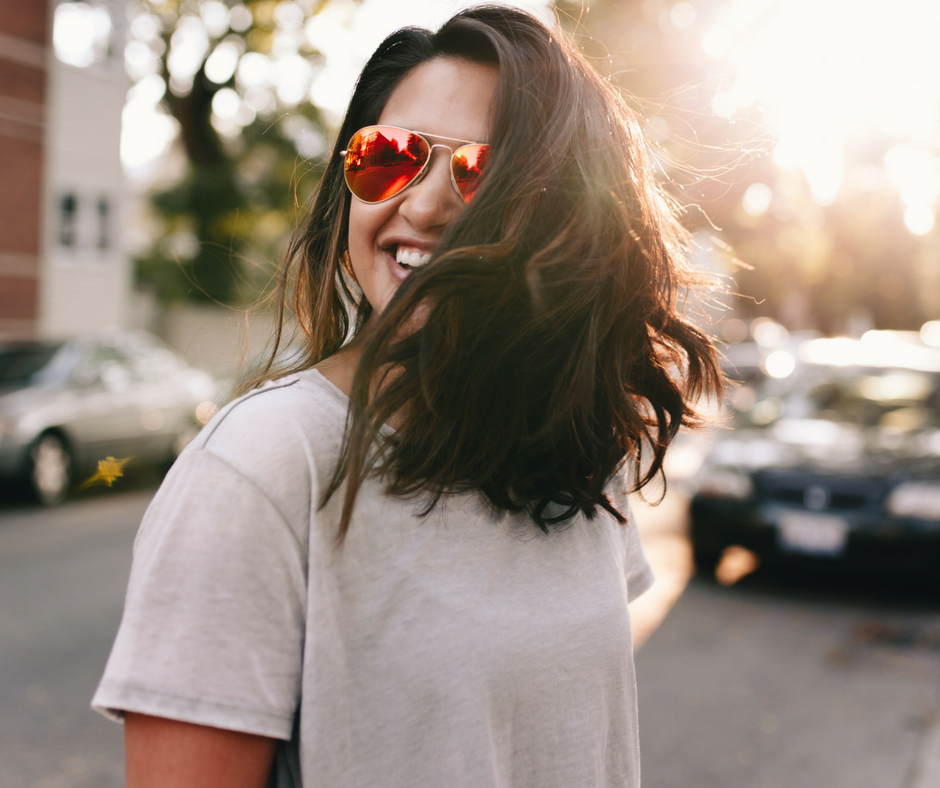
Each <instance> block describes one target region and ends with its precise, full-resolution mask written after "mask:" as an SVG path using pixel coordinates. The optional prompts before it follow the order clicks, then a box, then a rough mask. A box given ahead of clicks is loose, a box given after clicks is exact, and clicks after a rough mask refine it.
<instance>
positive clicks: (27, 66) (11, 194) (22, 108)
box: [0, 0, 50, 337]
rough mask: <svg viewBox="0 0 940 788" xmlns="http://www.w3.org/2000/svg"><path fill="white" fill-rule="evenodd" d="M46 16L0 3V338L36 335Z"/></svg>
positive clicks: (41, 7)
mask: <svg viewBox="0 0 940 788" xmlns="http://www.w3.org/2000/svg"><path fill="white" fill-rule="evenodd" d="M49 38H50V9H49V5H48V4H47V3H46V2H43V0H3V1H2V2H0V337H2V336H30V335H32V334H34V333H35V330H36V318H37V310H38V301H37V295H38V286H37V285H38V276H39V255H40V251H41V243H42V183H43V162H44V158H45V155H44V154H45V152H44V149H43V135H44V123H45V117H46V109H45V105H46V81H47V60H46V59H47V42H48V40H49Z"/></svg>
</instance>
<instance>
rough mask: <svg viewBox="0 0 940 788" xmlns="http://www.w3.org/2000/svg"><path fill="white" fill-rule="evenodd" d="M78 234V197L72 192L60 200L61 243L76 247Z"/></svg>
mask: <svg viewBox="0 0 940 788" xmlns="http://www.w3.org/2000/svg"><path fill="white" fill-rule="evenodd" d="M77 236H78V198H77V197H76V196H75V195H74V194H72V193H71V192H69V193H67V194H63V195H62V199H61V200H60V201H59V243H60V244H62V246H68V247H74V246H75V245H76V242H77V240H78V239H77Z"/></svg>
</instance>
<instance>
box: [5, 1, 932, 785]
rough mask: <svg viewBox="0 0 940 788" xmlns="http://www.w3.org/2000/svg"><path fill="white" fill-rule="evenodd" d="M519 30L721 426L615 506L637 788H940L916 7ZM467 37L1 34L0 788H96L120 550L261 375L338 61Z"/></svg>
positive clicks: (419, 20)
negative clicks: (686, 295) (636, 202)
mask: <svg viewBox="0 0 940 788" xmlns="http://www.w3.org/2000/svg"><path fill="white" fill-rule="evenodd" d="M515 4H516V5H519V6H521V7H524V8H526V9H528V10H530V11H532V12H533V13H536V14H538V15H539V16H540V17H541V18H543V19H544V20H545V21H546V22H548V23H549V24H551V25H555V26H558V27H560V28H562V29H564V30H565V31H566V32H567V33H568V34H569V35H570V36H572V38H573V39H574V41H575V42H576V44H577V46H578V47H580V48H581V50H582V51H583V52H584V53H585V54H586V55H587V57H588V58H589V59H590V61H591V62H592V63H593V65H594V66H595V67H596V68H597V70H598V71H599V72H600V73H601V74H602V75H603V76H605V77H606V78H608V80H609V81H610V83H611V85H612V86H613V87H614V88H615V89H616V90H619V91H621V93H622V95H623V96H624V98H625V100H626V101H627V102H628V103H629V104H630V105H631V106H632V107H634V108H635V109H636V110H637V112H638V114H639V117H640V119H641V123H642V126H643V128H644V130H645V132H646V134H647V137H648V139H649V142H650V155H651V156H652V157H653V160H654V163H655V165H656V168H657V170H658V172H659V173H660V175H661V177H662V182H663V184H664V186H665V188H666V189H667V190H668V191H669V192H670V193H671V194H672V196H673V197H674V198H675V200H676V202H677V203H678V204H679V205H680V206H681V207H682V210H683V216H684V220H685V221H686V223H687V226H688V227H689V228H690V230H691V231H692V234H693V235H692V237H693V257H694V262H695V263H696V264H697V265H699V266H702V267H704V268H706V269H708V270H710V271H712V272H713V273H715V274H717V275H718V276H719V277H721V278H722V280H723V281H724V282H725V283H726V285H727V289H726V292H725V293H722V294H716V295H714V296H713V297H711V298H710V299H708V300H707V301H706V303H705V304H704V305H703V306H702V307H701V308H700V309H699V310H698V311H700V312H701V314H700V315H699V316H698V318H697V319H700V320H701V321H702V323H703V325H705V326H706V327H707V330H708V331H710V332H711V333H712V334H713V335H715V336H716V338H718V339H719V340H720V341H721V342H722V343H723V345H722V346H723V349H724V354H725V357H726V366H727V369H728V372H729V374H730V375H731V376H732V377H733V378H735V379H736V380H738V381H739V385H738V386H737V387H736V388H734V389H733V390H732V392H731V395H730V397H729V401H728V402H727V403H723V404H719V403H713V404H712V405H713V408H714V411H715V413H716V415H717V416H718V417H719V421H720V422H721V424H722V425H723V426H722V427H721V428H720V429H718V430H716V431H713V432H712V433H710V434H707V435H689V436H686V435H683V436H680V439H679V440H678V441H677V443H676V445H675V447H674V449H673V450H672V452H671V457H670V458H669V465H668V467H667V479H668V482H669V486H668V487H669V489H668V493H667V495H666V497H665V500H664V502H663V503H662V505H661V506H659V507H657V508H653V507H649V506H647V505H646V504H645V503H644V502H643V500H641V499H638V500H637V502H636V509H637V517H638V520H639V524H640V527H641V530H642V531H643V534H644V543H645V544H646V546H647V551H648V553H649V555H650V558H651V561H652V562H653V563H654V565H655V568H656V571H657V576H658V582H657V584H656V586H655V587H654V589H653V591H652V592H650V593H649V594H648V595H646V596H645V597H644V598H643V599H642V600H640V602H639V603H637V606H636V609H635V611H634V617H635V622H636V623H635V626H636V636H637V638H636V639H637V645H638V647H639V646H642V648H640V650H639V652H638V655H637V664H638V675H639V681H640V698H641V718H642V720H643V725H642V726H641V736H642V737H643V739H642V746H643V752H644V767H643V771H644V780H645V783H646V784H647V785H651V786H653V788H663V787H664V788H672V787H673V786H675V788H679V787H680V786H682V787H683V788H685V787H686V786H691V785H694V786H721V788H729V787H730V786H741V788H744V787H745V786H747V788H755V787H756V786H768V788H769V786H778V785H814V786H815V785H825V786H827V788H833V787H835V786H842V785H845V786H852V787H853V788H857V786H869V785H870V786H879V788H880V787H881V786H883V785H886V784H887V785H898V786H905V787H911V788H925V786H928V785H931V786H936V785H940V617H938V615H937V613H938V609H937V608H938V595H937V589H936V585H932V584H931V583H930V582H929V581H930V580H931V578H933V577H935V576H936V574H937V569H938V568H940V558H938V556H940V552H938V548H937V543H938V541H940V418H938V414H940V393H938V392H940V383H938V375H940V228H937V226H936V223H937V210H938V200H940V44H938V42H940V3H938V2H936V0H891V1H890V2H888V0H852V1H850V0H683V1H681V2H672V0H632V1H624V2H613V1H612V0H595V1H594V2H590V3H589V2H587V0H584V1H583V2H572V1H571V0H557V1H556V2H554V3H551V2H548V1H547V0H532V2H519V3H515ZM464 5H468V3H458V2H451V1H450V0H359V1H356V0H256V1H252V2H235V0H225V1H224V2H223V0H162V1H161V0H134V1H133V2H128V1H127V0H90V1H89V2H83V1H76V2H72V1H67V2H66V1H62V2H59V1H58V0H50V1H49V2H46V1H45V0H3V2H2V3H0V183H2V187H3V188H0V479H5V480H6V481H5V484H6V486H5V487H4V488H3V497H2V498H0V648H2V655H0V784H2V785H3V786H11V787H13V788H15V787H16V786H39V785H41V786H86V785H87V786H92V785H95V786H101V785H108V786H110V785H120V784H122V754H121V742H120V729H119V728H118V727H117V726H113V725H109V724H108V723H106V722H104V721H103V720H100V719H98V718H97V716H96V715H93V714H92V713H91V712H89V711H88V709H87V704H88V701H89V699H90V696H91V693H92V691H93V688H94V686H95V683H96V681H97V679H98V676H99V675H100V672H101V670H102V668H103V664H104V659H105V657H106V655H107V652H108V649H109V647H110V642H111V639H112V637H113V634H114V631H115V629H116V627H117V622H118V620H119V618H120V611H121V603H122V596H123V589H124V584H125V582H126V577H127V571H128V568H129V559H130V547H131V542H132V540H133V535H134V533H135V530H136V527H137V524H138V523H139V519H140V515H141V513H142V512H143V509H144V508H145V507H146V504H147V502H148V501H149V499H150V496H152V494H153V490H154V487H155V485H156V484H157V483H158V481H159V478H160V474H161V473H162V470H163V469H164V468H165V466H166V464H167V463H168V462H170V461H172V458H173V456H175V453H176V452H178V451H179V449H180V448H181V447H182V445H184V444H185V441H186V440H188V439H189V438H190V437H191V436H192V434H193V432H194V431H195V430H196V429H198V428H199V426H201V424H203V423H205V422H206V421H207V420H208V419H210V418H211V416H212V414H213V413H214V411H215V409H216V407H217V406H218V404H220V403H221V401H223V400H224V399H225V397H226V396H227V392H230V391H231V387H232V380H233V378H234V377H235V376H236V375H237V372H238V369H239V367H240V366H242V365H244V364H251V363H252V362H254V361H256V360H257V359H258V358H259V357H260V355H261V353H262V351H263V348H264V346H265V344H266V343H267V341H268V339H269V337H270V332H271V326H272V319H271V314H270V312H269V311H267V310H266V308H265V307H264V306H255V307H252V305H254V304H256V302H257V301H258V299H259V297H261V296H263V294H264V293H266V292H268V291H269V289H270V287H271V284H272V277H274V276H275V274H276V270H277V265H278V261H279V260H280V258H281V256H282V254H283V252H284V250H285V248H286V244H287V240H288V238H289V235H290V232H291V231H292V229H293V228H294V226H295V225H296V223H297V222H298V220H299V218H300V217H301V215H302V212H303V206H304V205H305V203H306V201H307V200H308V198H309V196H310V195H311V193H312V192H313V190H314V189H315V188H316V185H317V182H318V178H319V177H320V175H321V173H322V171H323V167H324V161H325V157H326V156H327V155H328V154H329V150H330V149H331V147H332V145H333V143H334V142H335V132H336V128H337V126H338V124H339V120H340V118H341V115H342V113H343V111H344V108H345V103H346V101H347V99H348V97H349V95H350V92H351V89H352V86H353V83H354V81H355V79H356V76H357V74H358V71H359V69H360V68H361V66H362V64H363V63H364V62H365V59H366V58H367V57H368V55H369V54H370V53H371V52H372V51H373V49H374V48H375V46H376V45H377V44H378V43H379V41H381V39H382V38H384V36H385V35H387V34H388V33H389V32H391V31H392V30H394V29H396V28H398V27H401V26H404V25H407V24H419V25H423V26H428V27H434V26H436V25H438V24H439V23H440V22H442V21H443V20H444V19H446V18H447V17H448V16H450V15H451V14H452V13H453V12H454V11H455V10H456V9H458V8H460V7H462V6H464ZM249 313H250V319H246V316H248V315H249ZM141 332H146V333H141ZM832 337H839V338H840V339H838V340H830V339H827V338H832ZM830 341H836V342H842V343H843V344H836V345H831V344H830V345H827V344H825V343H826V342H830ZM821 342H822V343H823V344H820V343H821ZM846 342H847V343H854V344H845V343H846ZM814 343H815V344H814ZM912 348H913V350H911V349H912ZM833 392H841V393H839V397H835V395H834V394H833ZM824 394H825V396H823V395H824ZM62 403H68V405H63V404H62ZM807 403H809V404H812V405H813V407H814V408H815V409H814V410H813V409H811V408H809V405H808V404H807ZM83 408H84V410H83ZM811 411H812V412H811ZM850 411H851V412H852V413H856V412H859V413H860V412H862V411H864V413H865V414H867V415H865V417H864V418H862V417H859V418H855V417H854V416H852V417H851V418H850V417H849V414H850ZM63 413H67V414H69V415H67V416H64V415H62V414H63ZM119 417H120V418H119ZM69 420H71V421H69ZM794 424H796V426H794ZM831 424H836V425H837V427H838V428H837V429H836V427H831ZM120 425H123V426H120ZM801 425H802V426H801ZM826 425H830V426H826ZM731 426H734V427H735V430H734V431H732V430H731V429H730V427H731ZM801 430H802V431H801ZM755 431H756V432H755ZM751 432H754V434H753V435H751ZM747 436H750V437H747ZM846 447H849V448H850V449H851V451H849V449H847V448H846ZM852 447H854V448H852ZM853 452H854V453H853ZM847 453H848V454H851V455H852V456H851V457H848V455H847ZM128 458H137V459H130V460H129V464H127V463H125V464H126V465H127V467H126V471H127V473H126V475H125V464H121V463H122V462H124V461H125V460H127V459H128ZM145 458H146V459H147V460H148V462H147V463H146V465H147V466H148V467H149V468H150V469H151V470H148V471H143V470H141V472H140V473H139V474H137V475H135V474H134V473H132V471H134V469H135V466H137V465H140V466H141V467H143V465H144V464H145V463H143V462H142V460H143V459H145ZM106 460H110V461H112V462H110V463H108V462H105V463H104V464H102V461H106ZM139 461H140V462H139ZM83 480H88V481H91V482H92V484H91V486H90V487H89V489H83V490H78V491H76V490H75V489H74V488H75V487H76V486H78V485H79V484H80V483H81V482H82V481H83ZM788 485H789V486H788ZM840 485H841V486H840ZM905 485H906V486H905ZM850 488H851V489H850ZM859 490H861V492H859ZM820 491H821V492H820ZM765 495H766V496H768V497H766V500H765V498H764V497H762V496H765ZM774 495H776V496H777V497H773V496H774ZM786 495H789V496H790V497H789V498H786V497H785V496H786ZM853 495H854V496H855V497H854V498H853V497H852V496H853ZM29 496H32V497H33V498H38V499H39V501H42V502H44V503H46V504H55V505H56V506H55V508H48V507H46V508H43V507H40V506H37V505H36V504H35V503H29V502H28V497H29ZM66 496H68V498H66ZM647 497H648V498H652V499H655V498H656V495H655V494H650V495H648V496H647ZM850 499H851V501H856V503H855V504H850ZM63 501H64V503H63ZM716 502H717V503H716ZM716 506H717V507H718V508H717V509H715V508H714V507H716ZM745 506H748V507H750V508H749V509H745V508H743V507H745ZM852 506H856V508H855V509H852V508H851V507H852ZM709 507H711V508H709ZM722 507H723V508H722ZM735 507H738V508H737V509H735ZM716 512H717V514H716ZM735 517H737V518H738V519H739V520H740V521H741V522H746V523H750V524H751V525H753V524H754V523H757V522H758V521H760V523H761V524H762V527H764V528H765V531H766V533H763V535H761V534H756V531H754V530H753V529H752V531H747V532H745V530H741V528H738V530H736V531H734V529H731V530H732V531H733V533H731V532H729V533H725V531H724V530H722V529H721V528H719V527H718V526H715V525H714V523H715V522H721V523H722V524H723V525H722V528H723V527H724V525H726V524H727V523H731V522H733V521H734V522H737V521H735V520H734V518H735ZM749 527H750V526H749ZM742 528H743V526H742ZM879 529H880V530H879ZM725 530H727V529H725ZM719 531H720V533H719ZM690 534H691V536H692V539H690ZM755 534H756V535H755ZM768 534H770V535H769V536H768ZM859 534H863V535H864V534H868V535H869V536H870V537H871V540H873V541H871V540H870V541H869V542H867V543H863V540H862V539H861V537H860V536H859ZM752 537H753V538H752ZM762 540H763V541H762ZM768 540H769V541H768ZM879 540H881V541H879ZM892 540H893V541H892ZM902 544H903V545H904V546H906V547H907V548H909V550H908V552H911V553H913V554H915V555H916V556H917V557H919V558H920V559H921V560H920V564H919V565H918V566H917V571H916V572H915V571H913V570H910V569H907V568H901V569H899V570H898V571H895V572H893V573H892V574H890V575H886V574H885V573H884V572H882V571H881V569H882V567H881V563H882V562H881V560H880V559H881V557H882V556H884V555H887V554H888V553H891V554H892V555H893V554H894V553H893V552H892V551H894V552H896V553H898V555H900V553H901V552H902V550H901V549H900V546H901V545H902ZM895 548H897V549H896V550H895ZM866 551H867V552H866ZM862 553H864V554H865V555H868V556H869V557H870V556H871V555H874V556H875V559H874V561H869V562H868V563H869V566H867V567H866V568H865V571H863V572H861V573H860V574H857V573H854V572H848V573H846V572H843V571H842V569H843V565H849V564H853V563H858V562H856V561H854V559H855V558H858V557H859V556H860V555H861V554H862ZM775 558H781V559H783V560H781V561H776V560H775ZM696 560H697V562H698V566H699V573H698V574H697V575H696V574H695V566H696ZM777 563H780V564H781V565H782V568H780V567H777V566H776V564H777ZM872 563H874V565H875V566H874V568H873V567H872V566H871V564H872Z"/></svg>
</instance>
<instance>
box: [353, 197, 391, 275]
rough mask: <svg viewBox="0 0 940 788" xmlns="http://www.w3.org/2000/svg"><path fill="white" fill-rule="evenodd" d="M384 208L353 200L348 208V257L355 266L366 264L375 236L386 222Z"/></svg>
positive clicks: (370, 256) (373, 249)
mask: <svg viewBox="0 0 940 788" xmlns="http://www.w3.org/2000/svg"><path fill="white" fill-rule="evenodd" d="M387 214H388V211H387V210H386V209H385V206H384V205H382V206H378V205H365V204H363V203H361V202H358V201H356V200H354V201H353V202H352V204H351V205H350V206H349V238H348V239H347V240H348V243H349V257H350V261H351V262H352V264H353V268H355V266H356V264H357V263H358V264H359V265H363V264H368V262H367V261H369V260H371V258H372V256H373V254H374V252H375V246H376V236H377V234H378V232H379V230H380V229H381V227H382V225H383V224H385V222H386V221H387V220H388V215H387Z"/></svg>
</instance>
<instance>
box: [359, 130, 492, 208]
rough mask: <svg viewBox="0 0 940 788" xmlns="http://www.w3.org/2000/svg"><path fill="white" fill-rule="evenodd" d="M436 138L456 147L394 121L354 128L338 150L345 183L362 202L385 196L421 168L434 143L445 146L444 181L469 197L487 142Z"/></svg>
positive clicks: (476, 182)
mask: <svg viewBox="0 0 940 788" xmlns="http://www.w3.org/2000/svg"><path fill="white" fill-rule="evenodd" d="M434 136H435V137H437V138H438V139H442V140H448V141H449V142H454V143H461V145H460V147H459V148H451V147H450V146H449V145H441V144H439V143H435V144H433V145H432V144H431V143H430V142H429V141H428V139H427V138H426V137H425V136H424V134H422V133H421V132H418V131H409V130H408V129H400V128H398V127H397V126H366V127H365V128H362V129H359V131H357V132H356V133H355V134H353V135H352V138H351V139H350V140H349V144H348V145H347V146H346V150H343V151H340V156H342V157H343V171H344V174H345V177H346V185H347V186H348V187H349V191H351V192H352V193H353V195H354V196H355V197H357V198H358V199H360V200H362V202H366V203H379V202H384V201H385V200H388V199H391V198H392V197H394V196H395V195H396V194H398V193H399V192H400V191H402V190H403V189H405V188H407V187H408V186H410V185H411V184H412V183H417V182H418V181H419V180H421V178H423V177H424V175H425V174H426V172H427V169H428V163H429V162H430V161H431V151H432V150H434V148H444V149H445V150H448V151H450V181H451V183H452V184H453V185H454V188H455V189H456V190H457V194H459V195H460V196H461V198H463V201H464V202H470V201H471V200H472V199H473V195H474V194H475V193H476V190H477V186H479V185H480V178H481V177H482V176H483V170H484V169H485V168H486V162H487V160H488V159H489V157H490V146H489V145H481V144H479V143H475V142H469V141H467V140H456V139H452V138H450V137H439V136H438V135H434Z"/></svg>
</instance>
